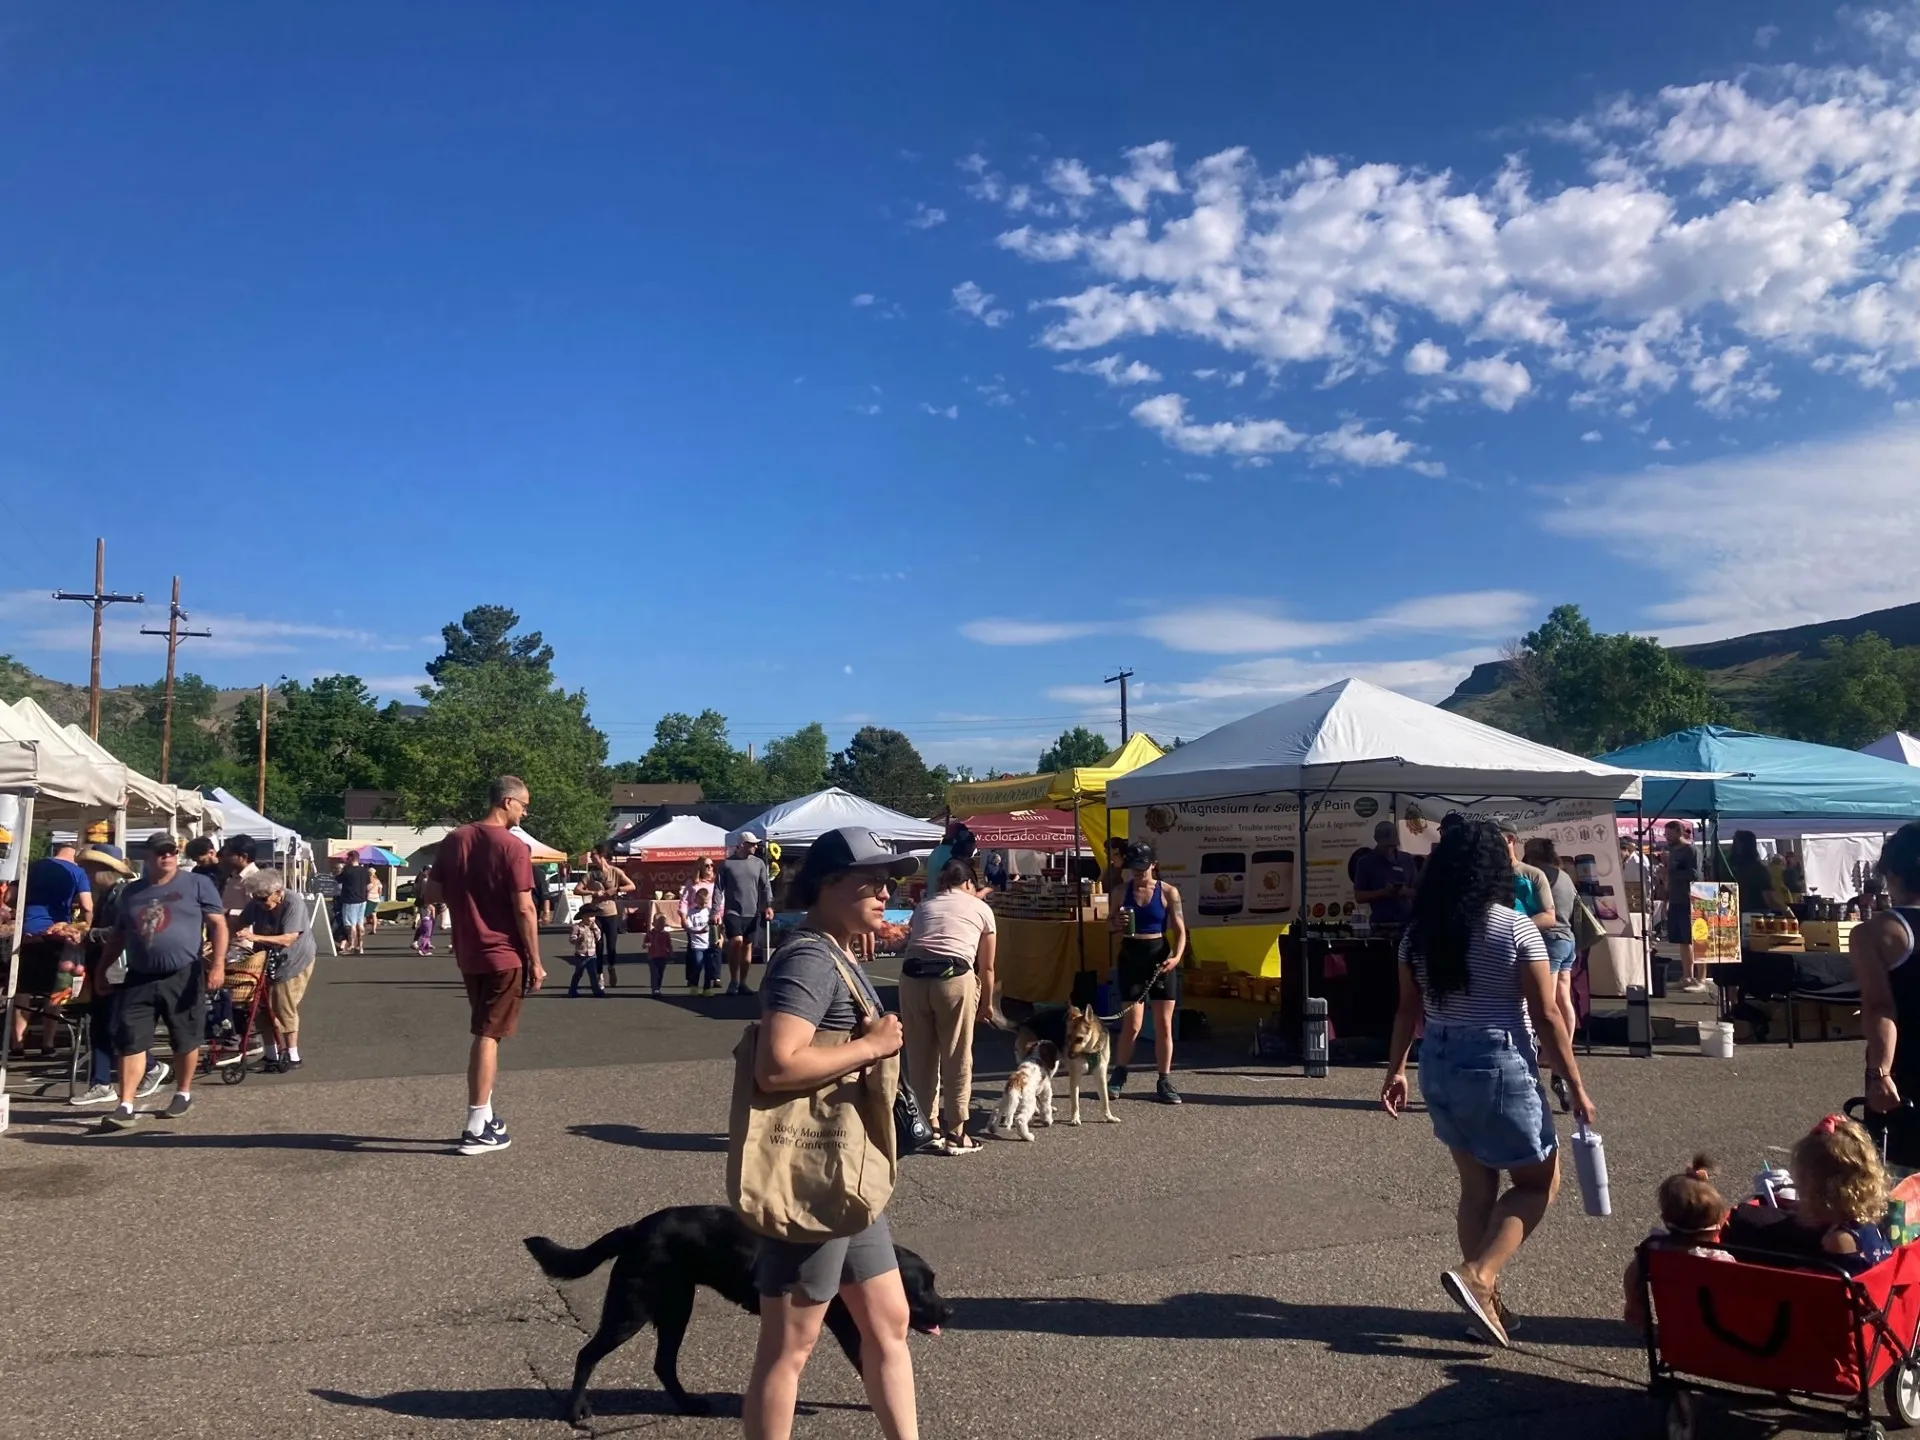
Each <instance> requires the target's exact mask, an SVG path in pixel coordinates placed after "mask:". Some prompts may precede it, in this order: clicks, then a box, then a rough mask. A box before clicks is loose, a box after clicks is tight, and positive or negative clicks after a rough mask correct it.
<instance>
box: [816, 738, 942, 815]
mask: <svg viewBox="0 0 1920 1440" xmlns="http://www.w3.org/2000/svg"><path fill="white" fill-rule="evenodd" d="M827 780H828V782H829V783H830V784H834V785H838V786H840V787H841V788H842V789H845V790H850V791H852V792H853V793H854V794H855V795H858V796H860V797H862V798H863V799H866V800H872V801H873V802H874V803H876V804H879V805H885V806H888V807H889V808H891V809H894V810H899V811H902V812H903V813H905V814H908V815H931V814H932V813H933V812H934V811H936V810H938V809H940V808H941V807H942V806H943V805H944V804H945V803H946V786H945V785H944V784H942V783H941V782H940V780H939V779H937V778H936V777H935V775H934V774H933V772H932V771H930V770H928V769H927V765H926V762H925V761H924V760H922V759H921V758H920V752H919V751H918V750H916V749H914V748H913V742H912V741H911V740H909V739H908V738H907V737H906V736H905V735H903V734H901V733H900V732H899V731H898V730H887V729H883V728H881V727H880V726H878V725H867V726H864V727H862V728H861V729H860V730H859V731H858V732H856V733H855V735H854V737H853V739H852V741H851V742H850V743H849V744H848V745H847V748H846V749H844V750H842V751H841V752H840V753H839V754H837V755H835V756H834V757H833V761H832V763H831V764H830V765H829V766H828V768H827Z"/></svg>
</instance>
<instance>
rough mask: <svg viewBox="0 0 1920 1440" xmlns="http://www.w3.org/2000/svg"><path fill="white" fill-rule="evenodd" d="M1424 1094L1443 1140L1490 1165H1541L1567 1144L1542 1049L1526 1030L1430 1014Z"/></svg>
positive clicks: (1423, 1064)
mask: <svg viewBox="0 0 1920 1440" xmlns="http://www.w3.org/2000/svg"><path fill="white" fill-rule="evenodd" d="M1420 1094H1421V1096H1422V1098H1424V1099H1425V1100H1426V1102H1427V1113H1428V1115H1429V1116H1431V1117H1432V1119H1433V1133H1434V1135H1435V1136H1437V1137H1438V1138H1439V1141H1440V1143H1441V1144H1442V1145H1445V1146H1446V1147H1447V1148H1448V1149H1449V1150H1464V1151H1465V1152H1466V1153H1467V1154H1469V1155H1471V1156H1473V1158H1474V1159H1475V1160H1478V1161H1479V1162H1480V1163H1481V1164H1482V1165H1485V1166H1486V1167H1487V1168H1488V1169H1490V1170H1512V1169H1514V1168H1516V1167H1517V1166H1522V1165H1537V1164H1539V1163H1540V1162H1541V1161H1542V1160H1545V1159H1546V1158H1547V1157H1548V1156H1549V1155H1552V1154H1553V1153H1554V1151H1555V1149H1556V1148H1558V1146H1559V1139H1558V1137H1557V1136H1555V1134H1554V1131H1553V1108H1552V1106H1551V1105H1550V1104H1549V1102H1548V1100H1547V1088H1546V1086H1544V1085H1542V1084H1541V1083H1540V1064H1539V1056H1538V1054H1537V1053H1536V1052H1535V1049H1534V1043H1533V1037H1532V1036H1530V1035H1528V1034H1527V1032H1526V1031H1524V1030H1504V1029H1495V1028H1489V1027H1487V1026H1484V1025H1460V1024H1455V1023H1453V1022H1451V1021H1446V1020H1436V1019H1434V1018H1433V1017H1432V1016H1428V1017H1427V1033H1426V1037H1425V1038H1424V1039H1423V1040H1422V1041H1421V1042H1420Z"/></svg>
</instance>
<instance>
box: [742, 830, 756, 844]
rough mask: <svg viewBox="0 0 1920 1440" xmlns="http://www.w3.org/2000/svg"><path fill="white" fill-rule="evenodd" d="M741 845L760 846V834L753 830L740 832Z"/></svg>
mask: <svg viewBox="0 0 1920 1440" xmlns="http://www.w3.org/2000/svg"><path fill="white" fill-rule="evenodd" d="M740 843H741V844H743V845H758V844H759V843H760V836H759V833H758V832H757V831H753V830H742V831H741V832H740Z"/></svg>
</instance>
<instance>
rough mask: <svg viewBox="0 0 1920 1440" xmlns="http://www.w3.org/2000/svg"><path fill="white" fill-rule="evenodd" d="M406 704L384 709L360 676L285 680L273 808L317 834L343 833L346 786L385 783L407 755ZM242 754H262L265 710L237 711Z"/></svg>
mask: <svg viewBox="0 0 1920 1440" xmlns="http://www.w3.org/2000/svg"><path fill="white" fill-rule="evenodd" d="M405 724H406V721H405V720H404V718H403V716H402V712H401V710H400V707H399V706H398V705H389V706H388V707H387V708H386V710H385V711H382V710H381V709H380V708H379V706H378V705H377V704H376V703H375V701H374V697H373V695H372V693H371V692H369V691H368V689H367V687H366V686H365V685H364V684H363V683H362V682H361V681H360V679H359V677H358V676H355V675H323V676H321V677H320V678H319V679H317V680H315V681H314V682H313V683H312V684H311V685H302V684H301V683H300V682H299V681H298V680H284V679H283V680H282V681H281V682H280V685H279V687H278V689H277V690H276V691H275V693H274V703H273V708H272V713H271V714H270V716H269V718H268V724H267V808H268V809H269V810H270V811H272V813H273V815H274V817H275V818H276V819H278V820H280V821H281V822H282V823H284V824H288V825H291V826H293V827H294V828H295V829H296V830H302V831H305V832H307V833H310V834H325V835H341V834H344V833H345V825H346V806H345V800H346V792H347V791H348V790H357V789H372V790H379V789H385V788H386V787H387V785H388V783H389V778H390V772H392V771H393V770H394V769H395V761H396V759H397V758H398V756H399V754H400V740H401V736H400V733H399V731H400V728H401V727H402V726H404V725H405ZM233 742H234V751H235V754H236V755H237V756H248V755H255V754H258V748H257V747H258V745H259V714H258V711H257V709H256V708H255V707H253V706H244V707H242V709H241V710H240V713H239V714H237V715H236V716H235V717H234V722H233Z"/></svg>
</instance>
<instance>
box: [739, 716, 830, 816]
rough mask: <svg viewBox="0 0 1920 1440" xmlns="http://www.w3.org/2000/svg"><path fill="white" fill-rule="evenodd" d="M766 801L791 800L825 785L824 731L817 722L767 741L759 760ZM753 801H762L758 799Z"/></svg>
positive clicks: (825, 736) (757, 797)
mask: <svg viewBox="0 0 1920 1440" xmlns="http://www.w3.org/2000/svg"><path fill="white" fill-rule="evenodd" d="M760 769H761V772H762V773H763V774H764V776H765V777H766V788H767V794H766V795H765V797H764V798H765V799H767V800H793V799H796V798H798V797H799V796H802V795H811V794H813V792H814V791H816V790H823V789H825V788H826V784H827V732H826V729H825V727H823V726H822V725H821V724H820V722H819V721H817V720H816V721H814V722H813V723H812V724H811V725H802V726H801V727H800V728H799V729H798V730H796V731H794V732H793V733H792V734H791V735H782V736H781V737H780V738H779V739H777V740H770V741H768V742H767V751H766V754H765V755H764V756H763V757H762V758H761V761H760ZM754 798H756V799H759V798H762V797H759V796H756V797H754Z"/></svg>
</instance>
